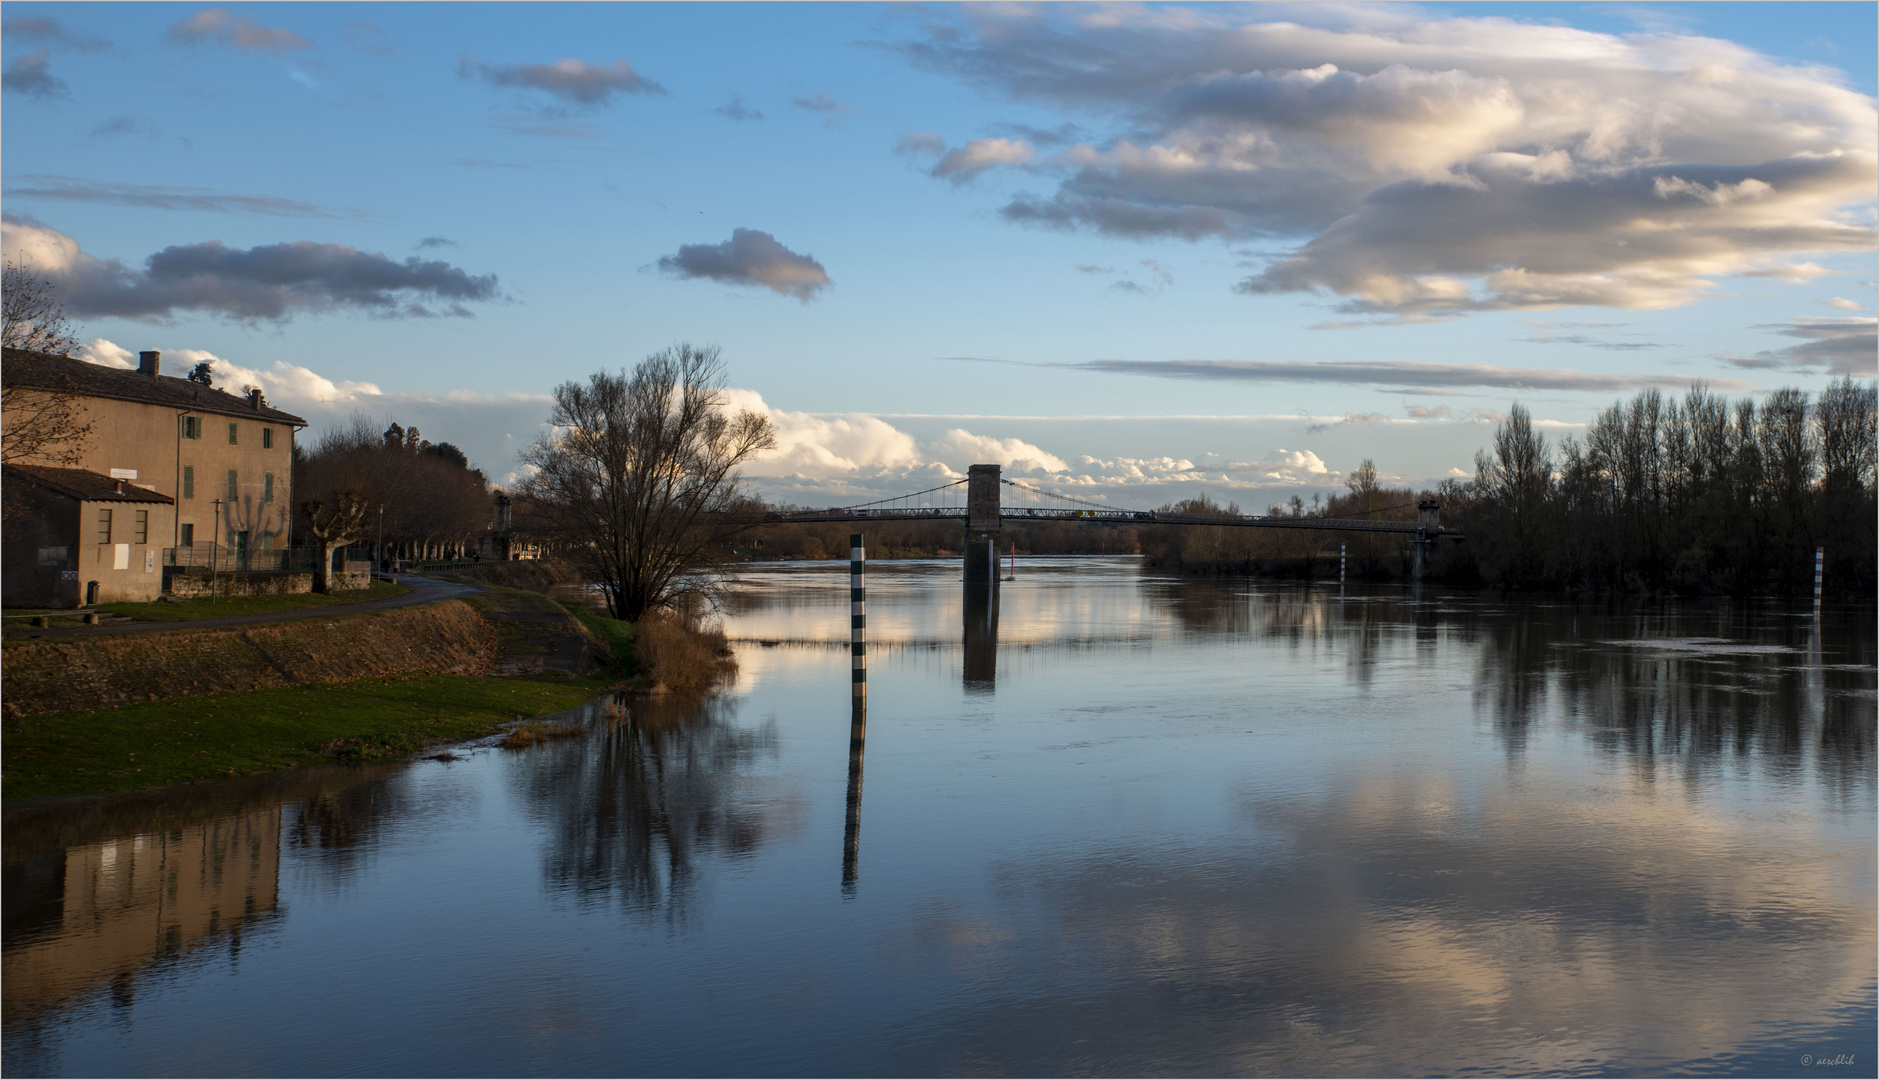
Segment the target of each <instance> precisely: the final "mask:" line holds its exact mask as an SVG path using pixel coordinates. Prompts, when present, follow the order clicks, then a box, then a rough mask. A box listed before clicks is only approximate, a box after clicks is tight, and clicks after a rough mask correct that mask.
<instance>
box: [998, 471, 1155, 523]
mask: <svg viewBox="0 0 1879 1080" xmlns="http://www.w3.org/2000/svg"><path fill="white" fill-rule="evenodd" d="M999 482H1000V483H1004V484H1010V485H1011V486H1012V487H1015V488H1023V489H1024V490H1026V491H1028V492H1031V493H1032V494H1033V495H1043V496H1045V497H1047V498H1052V499H1062V500H1063V501H1064V502H1071V503H1077V504H1079V505H1082V506H1088V507H1093V508H1095V509H1097V510H1108V511H1112V512H1117V513H1124V514H1131V513H1138V512H1139V511H1134V510H1130V509H1128V508H1127V507H1123V506H1112V505H1111V504H1109V503H1099V502H1096V501H1094V500H1091V499H1079V498H1077V497H1076V496H1075V495H1064V494H1061V493H1059V492H1055V491H1045V490H1044V489H1043V488H1038V487H1032V486H1031V485H1029V484H1026V483H1023V482H1022V481H1018V480H1009V479H1005V478H1003V477H1001V478H1000V479H999Z"/></svg>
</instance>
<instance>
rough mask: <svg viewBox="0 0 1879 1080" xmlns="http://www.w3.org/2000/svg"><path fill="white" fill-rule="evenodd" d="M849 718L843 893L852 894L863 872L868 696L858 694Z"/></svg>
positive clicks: (843, 838)
mask: <svg viewBox="0 0 1879 1080" xmlns="http://www.w3.org/2000/svg"><path fill="white" fill-rule="evenodd" d="M853 700H854V706H853V709H852V714H851V716H850V718H849V722H848V814H847V821H846V824H844V825H843V827H842V895H844V896H848V897H853V896H854V895H855V888H856V884H857V883H858V882H859V880H860V876H861V766H862V758H863V757H864V756H865V755H866V752H867V748H868V699H867V696H866V695H865V694H864V695H860V696H857V697H855V698H854V699H853Z"/></svg>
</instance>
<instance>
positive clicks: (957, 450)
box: [928, 428, 1069, 474]
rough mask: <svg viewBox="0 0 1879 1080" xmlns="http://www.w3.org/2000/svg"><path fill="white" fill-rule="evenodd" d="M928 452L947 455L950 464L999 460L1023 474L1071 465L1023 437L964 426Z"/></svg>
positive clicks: (969, 463)
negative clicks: (980, 431) (1002, 436)
mask: <svg viewBox="0 0 1879 1080" xmlns="http://www.w3.org/2000/svg"><path fill="white" fill-rule="evenodd" d="M928 452H929V453H932V454H934V455H935V456H941V457H944V458H945V459H946V460H947V461H948V463H949V464H950V463H962V464H965V465H978V464H988V465H989V464H998V465H1002V466H1004V467H1005V470H1006V471H1007V472H1013V473H1020V474H1035V473H1060V472H1063V471H1064V470H1066V469H1068V468H1069V466H1068V465H1066V464H1064V460H1063V459H1062V458H1060V457H1058V456H1057V455H1056V454H1053V453H1051V452H1050V451H1048V450H1044V449H1042V448H1040V447H1037V446H1033V445H1031V444H1030V443H1028V442H1025V441H1024V440H1022V439H999V438H994V437H992V436H989V435H974V434H973V433H971V432H970V431H967V430H965V429H964V428H953V429H952V430H951V431H948V432H947V433H946V434H945V435H942V436H941V437H940V438H939V439H938V440H937V441H936V442H935V443H933V444H932V445H931V446H929V447H928ZM960 471H961V472H964V471H965V470H964V469H961V470H960Z"/></svg>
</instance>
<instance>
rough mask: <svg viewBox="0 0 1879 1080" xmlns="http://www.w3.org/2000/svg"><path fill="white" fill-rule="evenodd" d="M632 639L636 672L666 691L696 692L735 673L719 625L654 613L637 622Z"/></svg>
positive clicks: (722, 630) (706, 688) (734, 661)
mask: <svg viewBox="0 0 1879 1080" xmlns="http://www.w3.org/2000/svg"><path fill="white" fill-rule="evenodd" d="M635 637H636V639H637V640H636V642H635V646H636V650H637V653H638V659H639V663H640V669H641V670H642V671H645V672H647V673H648V674H650V675H651V676H652V681H653V684H654V685H655V686H658V687H662V688H664V689H666V690H672V691H677V692H680V693H699V692H702V691H705V690H709V689H711V688H712V687H714V686H716V685H717V684H718V682H719V681H720V680H723V679H725V678H728V677H730V676H731V675H733V674H734V673H736V671H737V659H736V657H735V656H733V655H732V653H731V646H730V643H729V641H728V640H726V638H725V636H724V628H723V627H722V626H715V625H713V626H706V625H703V624H702V623H700V622H698V621H696V620H695V619H690V618H686V617H684V616H681V615H675V614H672V613H670V612H666V611H654V612H648V613H647V614H646V615H645V616H644V617H643V618H641V619H640V621H639V623H638V624H637V626H636V629H635Z"/></svg>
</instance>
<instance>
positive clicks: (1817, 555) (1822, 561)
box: [1814, 547, 1827, 619]
mask: <svg viewBox="0 0 1879 1080" xmlns="http://www.w3.org/2000/svg"><path fill="white" fill-rule="evenodd" d="M1826 564H1827V549H1826V548H1824V547H1817V548H1815V549H1814V618H1816V619H1818V618H1820V575H1821V572H1822V571H1823V570H1825V569H1826Z"/></svg>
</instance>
